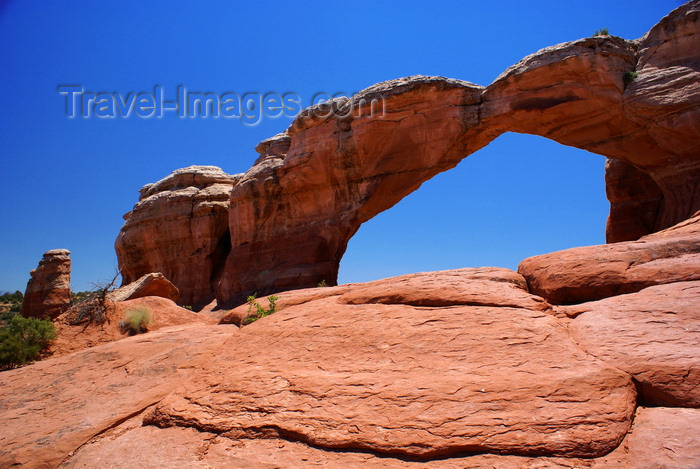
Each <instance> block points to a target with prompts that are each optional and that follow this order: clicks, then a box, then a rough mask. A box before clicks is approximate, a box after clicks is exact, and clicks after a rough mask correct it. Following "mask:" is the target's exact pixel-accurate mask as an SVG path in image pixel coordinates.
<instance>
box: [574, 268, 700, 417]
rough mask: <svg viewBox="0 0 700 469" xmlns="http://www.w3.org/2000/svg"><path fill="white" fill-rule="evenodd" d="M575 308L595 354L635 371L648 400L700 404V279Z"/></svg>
mask: <svg viewBox="0 0 700 469" xmlns="http://www.w3.org/2000/svg"><path fill="white" fill-rule="evenodd" d="M571 309H573V310H575V311H576V313H577V314H578V316H576V319H574V320H573V321H572V322H571V324H570V326H569V330H570V331H571V336H572V337H573V339H574V340H575V341H576V342H577V343H578V344H579V345H580V346H581V348H583V349H584V350H585V351H586V352H588V353H590V354H591V355H593V356H595V357H597V358H600V359H601V360H603V361H604V362H606V363H609V364H611V365H613V366H615V367H617V368H619V369H621V370H623V371H625V372H627V373H629V374H631V375H632V376H633V378H634V380H635V381H636V382H637V383H638V385H637V390H638V391H639V394H640V396H639V397H640V402H641V403H642V404H644V405H654V406H658V405H662V406H663V405H665V406H683V407H700V354H698V350H700V348H699V347H700V281H695V282H678V283H672V284H669V285H658V286H654V287H649V288H646V289H644V290H642V291H640V292H637V293H631V294H628V295H620V296H615V297H613V298H606V299H604V300H600V301H595V302H591V303H584V304H582V305H578V306H576V307H572V308H571Z"/></svg>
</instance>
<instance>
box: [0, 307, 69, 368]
mask: <svg viewBox="0 0 700 469" xmlns="http://www.w3.org/2000/svg"><path fill="white" fill-rule="evenodd" d="M55 339H56V329H55V328H54V327H53V324H52V323H51V321H49V320H45V319H36V318H25V317H22V316H20V315H15V316H13V317H12V318H11V319H10V320H9V322H8V324H7V326H4V327H2V328H0V368H2V369H10V368H15V367H17V366H22V365H24V364H25V363H27V362H29V361H32V360H36V359H37V358H38V357H39V354H40V353H41V351H42V350H44V349H45V348H46V347H48V346H49V345H50V344H51V342H53V341H54V340H55Z"/></svg>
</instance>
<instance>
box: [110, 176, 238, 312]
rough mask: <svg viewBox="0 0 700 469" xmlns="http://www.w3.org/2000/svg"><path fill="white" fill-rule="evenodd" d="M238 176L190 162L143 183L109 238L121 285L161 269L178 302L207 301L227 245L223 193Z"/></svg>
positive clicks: (225, 197)
mask: <svg viewBox="0 0 700 469" xmlns="http://www.w3.org/2000/svg"><path fill="white" fill-rule="evenodd" d="M239 178H240V176H237V175H230V174H226V173H224V172H223V171H222V170H221V169H220V168H217V167H215V166H190V167H188V168H183V169H178V170H177V171H174V172H173V173H172V174H171V175H169V176H168V177H166V178H164V179H162V180H160V181H158V182H156V183H154V184H148V185H146V186H144V187H143V188H142V189H141V197H140V198H139V202H138V203H137V204H136V205H135V206H134V209H133V210H132V211H131V212H129V213H127V214H126V215H125V216H124V218H125V220H126V221H125V223H124V226H123V227H122V229H121V231H120V233H119V236H118V237H117V240H116V243H115V249H116V251H117V258H118V259H119V268H120V270H121V274H122V280H123V285H128V284H129V283H132V282H135V281H137V280H138V279H139V278H141V277H142V276H144V275H146V274H149V273H152V272H161V273H162V274H163V275H164V276H165V277H166V278H167V279H168V280H170V281H171V282H172V283H173V284H174V285H175V286H176V287H177V288H178V289H179V291H180V296H179V299H178V303H179V304H181V305H189V306H193V307H195V308H198V307H201V306H204V305H205V304H207V303H209V302H210V301H211V300H212V299H213V298H214V291H213V288H214V287H213V286H214V285H215V284H216V283H217V282H218V278H219V274H220V270H221V268H222V267H223V262H224V260H225V259H226V256H227V254H228V251H229V250H230V248H231V241H230V238H229V230H228V207H229V197H230V194H231V188H232V187H233V185H234V184H235V183H236V181H237V180H238V179H239Z"/></svg>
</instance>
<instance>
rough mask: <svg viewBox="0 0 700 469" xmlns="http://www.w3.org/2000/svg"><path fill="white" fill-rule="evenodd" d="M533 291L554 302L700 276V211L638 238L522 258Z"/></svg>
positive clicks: (521, 267)
mask: <svg viewBox="0 0 700 469" xmlns="http://www.w3.org/2000/svg"><path fill="white" fill-rule="evenodd" d="M518 272H519V273H521V274H522V275H523V277H525V278H526V279H527V283H528V285H529V287H530V291H531V292H532V293H533V294H535V295H539V296H541V297H543V298H545V299H546V300H547V301H549V302H550V303H553V304H574V303H583V302H586V301H592V300H598V299H602V298H607V297H610V296H614V295H620V294H623V293H632V292H635V291H639V290H642V289H643V288H646V287H649V286H652V285H660V284H665V283H673V282H682V281H689V280H700V213H698V214H696V215H695V216H694V217H693V218H691V219H689V220H687V221H685V222H681V223H680V224H679V225H677V226H675V227H672V228H670V229H667V230H664V231H661V232H658V233H654V234H651V235H647V236H645V237H643V238H641V239H640V240H639V241H630V242H623V243H614V244H605V245H599V246H585V247H579V248H572V249H565V250H563V251H557V252H553V253H549V254H544V255H541V256H534V257H530V258H527V259H525V260H523V261H522V262H521V263H520V265H519V266H518Z"/></svg>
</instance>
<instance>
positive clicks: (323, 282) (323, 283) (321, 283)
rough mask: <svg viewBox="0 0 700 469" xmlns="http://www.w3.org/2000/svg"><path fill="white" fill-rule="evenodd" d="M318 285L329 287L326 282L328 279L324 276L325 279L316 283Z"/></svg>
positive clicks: (319, 286)
mask: <svg viewBox="0 0 700 469" xmlns="http://www.w3.org/2000/svg"><path fill="white" fill-rule="evenodd" d="M316 286H317V287H318V288H324V287H327V286H328V284H327V283H326V279H325V278H324V279H323V280H321V281H320V282H318V283H317V284H316Z"/></svg>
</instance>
